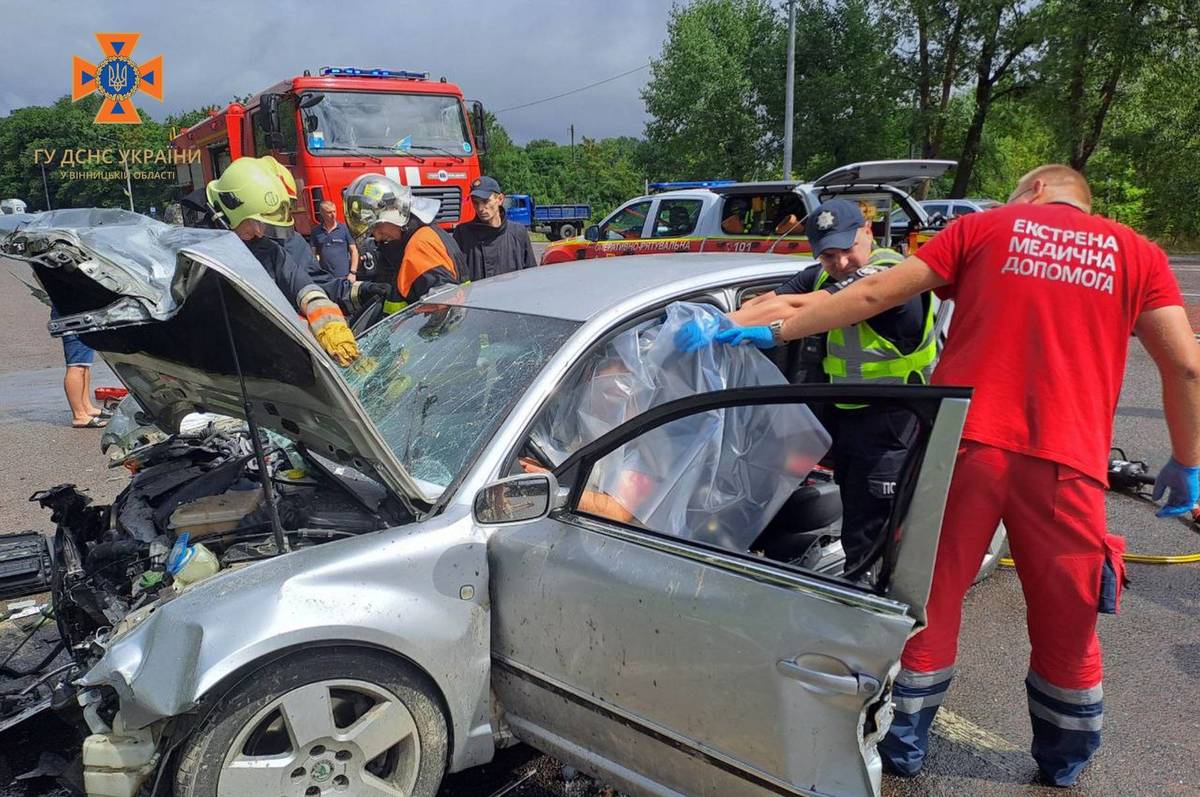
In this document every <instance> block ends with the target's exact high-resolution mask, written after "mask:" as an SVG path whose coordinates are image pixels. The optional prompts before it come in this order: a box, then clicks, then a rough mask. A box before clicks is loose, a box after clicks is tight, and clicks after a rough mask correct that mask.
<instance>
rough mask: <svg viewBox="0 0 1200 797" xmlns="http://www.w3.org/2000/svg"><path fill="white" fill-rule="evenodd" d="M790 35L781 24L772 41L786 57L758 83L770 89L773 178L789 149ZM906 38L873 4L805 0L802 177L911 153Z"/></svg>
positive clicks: (801, 15)
mask: <svg viewBox="0 0 1200 797" xmlns="http://www.w3.org/2000/svg"><path fill="white" fill-rule="evenodd" d="M786 32H787V27H786V23H785V22H784V21H783V20H782V19H780V20H779V23H778V24H777V25H776V26H775V33H774V35H773V37H772V40H771V42H772V50H773V52H774V53H777V54H778V55H779V57H778V58H774V57H772V58H764V59H763V60H762V61H761V62H760V63H759V72H758V75H757V78H756V82H757V83H758V84H759V85H761V86H763V87H764V88H763V95H762V96H763V103H764V107H765V115H766V119H767V122H768V129H769V131H770V135H769V142H770V144H771V149H770V155H771V169H770V171H771V174H772V176H777V175H778V171H777V169H778V168H779V167H778V165H777V164H778V163H779V161H778V160H777V158H776V156H777V153H778V152H779V151H780V149H781V148H782V141H781V133H782V131H783V109H784V107H785V103H784V88H785V81H784V72H783V68H784V66H785V63H786V62H785V58H786V55H785V54H786V51H787V49H786V48H787V35H786ZM898 36H899V33H898V31H897V30H896V28H895V27H894V25H893V23H892V20H891V19H890V18H889V17H888V16H887V15H884V14H879V13H877V9H876V8H875V7H874V6H873V5H872V3H871V2H869V0H799V8H798V9H797V22H796V39H797V41H796V53H797V59H796V91H795V98H796V102H795V118H794V120H793V122H794V135H795V138H794V140H793V153H794V160H795V162H796V163H797V164H798V168H797V173H798V174H799V175H800V176H801V178H802V179H803V178H807V179H813V178H815V177H818V176H819V175H821V174H823V173H824V172H826V171H828V170H829V169H832V168H835V167H837V166H841V165H843V164H846V163H852V162H854V161H860V160H874V159H881V158H894V157H897V156H902V155H907V154H908V144H909V132H908V131H909V127H910V119H911V111H910V109H909V108H908V107H907V104H906V102H905V92H906V85H905V82H904V80H903V79H902V77H901V69H902V62H901V60H900V58H899V57H898V56H897V54H896V51H895V49H894V46H893V45H894V42H895V41H896V40H897V38H898Z"/></svg>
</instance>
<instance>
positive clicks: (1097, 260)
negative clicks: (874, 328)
mask: <svg viewBox="0 0 1200 797" xmlns="http://www.w3.org/2000/svg"><path fill="white" fill-rule="evenodd" d="M917 257H918V258H920V259H921V260H922V261H924V262H925V263H926V264H927V265H928V266H929V267H930V268H931V269H933V271H934V272H936V273H937V274H938V275H939V276H940V277H941V278H942V279H944V280H946V281H947V282H948V283H949V285H947V286H945V287H944V288H940V289H939V290H938V295H939V296H940V297H941V298H943V299H953V300H954V318H953V321H952V323H951V329H950V336H949V339H948V340H947V342H946V347H945V350H944V351H943V352H942V354H941V358H940V359H939V360H938V363H937V367H936V368H935V369H934V372H933V380H932V381H933V383H934V384H937V385H968V386H971V387H973V388H975V393H974V396H973V398H972V401H971V409H970V411H969V412H968V413H967V422H966V428H965V429H964V430H963V437H964V438H965V439H968V440H975V441H977V442H980V443H984V444H986V445H992V446H996V447H998V448H1003V449H1006V450H1009V451H1016V452H1018V453H1022V454H1028V455H1030V456H1035V457H1041V458H1043V459H1049V460H1052V461H1054V462H1059V463H1062V464H1064V465H1069V466H1070V467H1073V468H1075V469H1076V470H1079V471H1080V472H1082V473H1084V474H1086V475H1088V476H1091V477H1092V478H1095V479H1097V480H1099V481H1101V482H1106V481H1107V473H1108V454H1109V447H1110V445H1111V444H1112V422H1113V415H1114V413H1115V412H1116V407H1117V398H1118V396H1119V395H1120V392H1121V380H1122V378H1123V376H1124V373H1125V357H1126V354H1127V350H1128V346H1129V336H1130V334H1131V332H1132V331H1133V325H1134V322H1135V321H1136V320H1137V317H1138V316H1139V315H1140V314H1141V313H1143V312H1145V311H1147V310H1153V309H1156V308H1159V307H1165V306H1168V305H1182V304H1183V297H1182V296H1181V295H1180V293H1179V286H1178V284H1177V283H1176V281H1175V276H1174V275H1173V274H1172V273H1171V269H1170V265H1169V264H1168V262H1167V256H1166V254H1165V253H1164V252H1163V250H1162V249H1160V248H1159V247H1158V246H1156V245H1155V244H1153V243H1151V242H1150V241H1148V240H1146V239H1145V238H1143V237H1142V236H1140V235H1138V234H1137V233H1136V232H1134V231H1133V230H1131V229H1129V228H1128V227H1126V226H1124V225H1122V224H1118V223H1116V222H1114V221H1109V220H1108V219H1105V218H1102V217H1100V216H1091V215H1088V214H1086V213H1084V212H1083V211H1081V210H1079V209H1078V208H1075V207H1072V206H1070V205H1064V204H1057V203H1056V204H1046V205H1005V206H1004V207H1000V208H996V209H994V210H990V211H988V212H986V213H975V214H971V215H969V216H963V217H961V218H959V219H957V220H956V221H954V222H953V223H952V224H950V225H949V226H948V227H947V228H946V229H945V230H943V231H942V232H940V233H938V234H937V235H936V236H935V237H934V238H933V240H931V241H930V242H929V243H927V244H925V245H924V246H923V247H921V249H920V251H919V252H918V253H917Z"/></svg>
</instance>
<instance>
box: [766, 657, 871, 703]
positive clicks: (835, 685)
mask: <svg viewBox="0 0 1200 797" xmlns="http://www.w3.org/2000/svg"><path fill="white" fill-rule="evenodd" d="M776 667H777V668H778V669H779V672H780V674H781V675H784V676H786V677H788V678H793V679H795V680H797V681H800V682H801V683H802V684H805V685H806V686H812V687H816V688H817V689H823V690H825V691H827V692H837V693H838V694H843V695H854V696H856V697H868V696H870V695H873V694H875V693H876V692H878V691H879V680H878V679H876V678H872V677H871V676H869V675H863V674H862V673H854V674H853V675H837V674H835V673H831V672H825V671H823V670H817V669H813V668H812V667H806V666H804V665H803V664H800V663H799V662H797V661H796V660H794V659H784V660H783V661H781V662H779V663H778V664H777V665H776Z"/></svg>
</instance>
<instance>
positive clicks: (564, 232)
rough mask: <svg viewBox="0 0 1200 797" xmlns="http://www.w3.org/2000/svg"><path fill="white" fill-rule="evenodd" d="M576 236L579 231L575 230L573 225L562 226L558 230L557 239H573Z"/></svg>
mask: <svg viewBox="0 0 1200 797" xmlns="http://www.w3.org/2000/svg"><path fill="white" fill-rule="evenodd" d="M578 234H579V231H578V230H576V229H575V225H574V224H564V225H562V226H561V227H559V228H558V237H559V238H560V239H561V238H574V237H575V236H576V235H578Z"/></svg>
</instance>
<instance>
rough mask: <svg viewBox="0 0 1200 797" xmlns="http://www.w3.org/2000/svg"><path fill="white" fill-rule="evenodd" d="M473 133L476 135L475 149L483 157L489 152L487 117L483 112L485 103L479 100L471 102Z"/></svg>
mask: <svg viewBox="0 0 1200 797" xmlns="http://www.w3.org/2000/svg"><path fill="white" fill-rule="evenodd" d="M471 132H472V133H474V134H475V149H476V150H477V151H478V152H479V154H481V155H482V154H483V153H485V152H487V148H488V129H487V115H486V113H485V112H484V110H483V103H482V102H480V101H479V100H472V101H471Z"/></svg>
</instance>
